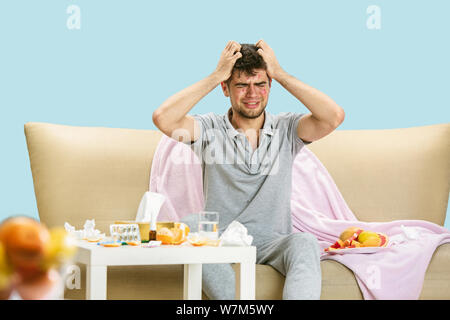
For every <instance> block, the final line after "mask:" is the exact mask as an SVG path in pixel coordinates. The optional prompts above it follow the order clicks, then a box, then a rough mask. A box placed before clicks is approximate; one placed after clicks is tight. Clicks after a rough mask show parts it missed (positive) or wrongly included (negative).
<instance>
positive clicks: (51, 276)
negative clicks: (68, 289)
mask: <svg viewBox="0 0 450 320" xmlns="http://www.w3.org/2000/svg"><path fill="white" fill-rule="evenodd" d="M60 280H61V278H60V275H59V273H58V272H57V271H56V270H55V269H50V270H48V271H45V272H42V273H40V274H39V275H37V276H35V277H34V278H33V279H30V280H28V281H20V282H19V283H17V284H16V286H15V289H16V290H17V292H18V293H19V294H20V296H21V298H22V299H24V300H41V299H46V298H51V297H49V296H50V293H51V292H52V291H54V290H57V288H56V286H57V285H58V284H59V281H60Z"/></svg>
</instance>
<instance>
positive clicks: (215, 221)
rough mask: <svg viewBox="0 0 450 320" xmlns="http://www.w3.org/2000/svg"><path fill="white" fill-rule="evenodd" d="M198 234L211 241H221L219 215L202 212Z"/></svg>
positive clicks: (199, 218)
mask: <svg viewBox="0 0 450 320" xmlns="http://www.w3.org/2000/svg"><path fill="white" fill-rule="evenodd" d="M198 233H199V236H201V237H205V238H208V239H210V240H217V239H219V213H218V212H213V211H201V212H200V213H199V215H198Z"/></svg>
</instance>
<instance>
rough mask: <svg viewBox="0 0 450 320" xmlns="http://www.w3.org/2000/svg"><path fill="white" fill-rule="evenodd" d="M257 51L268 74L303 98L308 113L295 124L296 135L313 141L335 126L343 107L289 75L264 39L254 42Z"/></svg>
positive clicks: (296, 95) (339, 120) (326, 133)
mask: <svg viewBox="0 0 450 320" xmlns="http://www.w3.org/2000/svg"><path fill="white" fill-rule="evenodd" d="M256 46H257V47H259V48H260V49H259V50H258V53H259V54H260V55H261V56H262V57H263V58H264V61H265V62H266V64H267V73H268V76H269V77H271V78H273V79H275V80H276V81H278V82H279V83H280V84H281V85H282V86H283V87H284V88H285V89H286V90H287V91H289V92H290V93H291V94H292V95H293V96H295V97H296V98H297V99H298V100H300V102H302V103H303V104H304V105H305V107H306V108H308V110H309V111H311V113H310V114H307V115H306V116H303V117H302V118H301V119H300V121H299V124H298V127H297V135H298V136H299V138H300V139H302V140H306V141H315V140H318V139H320V138H322V137H324V136H326V135H328V134H330V133H331V132H332V131H333V130H335V129H336V128H337V127H338V126H339V125H340V124H341V123H342V122H343V121H344V117H345V113H344V109H342V108H341V107H340V106H339V105H337V104H336V102H334V101H333V100H332V99H331V98H330V97H328V96H327V95H326V94H324V93H322V92H320V91H319V90H317V89H314V88H313V87H311V86H309V85H307V84H305V83H303V82H302V81H300V80H298V79H296V78H295V77H293V76H291V75H289V74H288V73H287V72H285V71H284V70H283V68H281V66H280V64H279V63H278V61H277V59H276V57H275V54H274V52H273V50H272V48H270V47H269V46H268V45H267V43H265V42H264V41H263V40H260V41H258V42H257V43H256Z"/></svg>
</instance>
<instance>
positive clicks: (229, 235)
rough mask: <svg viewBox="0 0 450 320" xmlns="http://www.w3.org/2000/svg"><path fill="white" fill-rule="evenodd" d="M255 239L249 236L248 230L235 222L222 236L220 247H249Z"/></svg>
mask: <svg viewBox="0 0 450 320" xmlns="http://www.w3.org/2000/svg"><path fill="white" fill-rule="evenodd" d="M252 241H253V237H252V236H251V235H249V234H247V228H246V227H244V225H243V224H241V223H240V222H238V221H233V222H232V223H230V225H229V226H228V227H227V228H226V230H225V231H224V232H223V233H222V235H221V236H220V245H221V246H223V247H229V246H238V247H247V246H250V245H251V244H252Z"/></svg>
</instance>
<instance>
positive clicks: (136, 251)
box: [75, 240, 256, 300]
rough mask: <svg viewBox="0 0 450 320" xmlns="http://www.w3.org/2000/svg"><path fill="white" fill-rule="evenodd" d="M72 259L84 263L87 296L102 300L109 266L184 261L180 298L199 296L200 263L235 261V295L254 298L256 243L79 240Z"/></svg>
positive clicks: (197, 297) (104, 296) (189, 298)
mask: <svg viewBox="0 0 450 320" xmlns="http://www.w3.org/2000/svg"><path fill="white" fill-rule="evenodd" d="M77 246H78V252H77V255H76V258H75V262H79V263H83V264H86V272H87V274H86V299H89V300H105V299H106V285H107V267H108V266H130V265H134V266H137V265H161V264H183V265H184V289H183V298H184V299H187V300H201V299H202V264H203V263H237V264H239V266H238V268H237V269H238V272H237V273H236V299H243V300H254V299H255V262H256V247H209V246H203V247H194V246H191V245H188V246H185V245H183V246H161V247H158V248H142V247H138V246H121V247H117V248H105V247H102V246H100V245H97V244H96V243H91V242H87V241H85V240H80V241H78V244H77Z"/></svg>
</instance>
